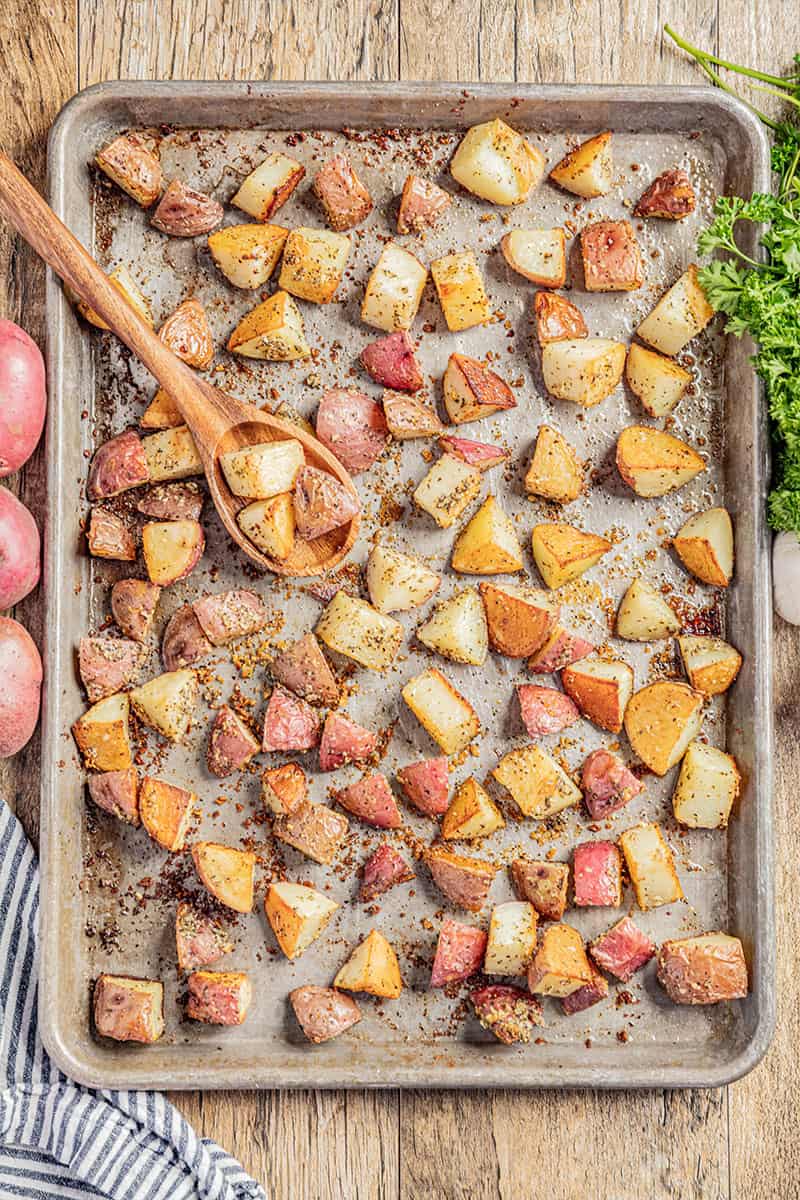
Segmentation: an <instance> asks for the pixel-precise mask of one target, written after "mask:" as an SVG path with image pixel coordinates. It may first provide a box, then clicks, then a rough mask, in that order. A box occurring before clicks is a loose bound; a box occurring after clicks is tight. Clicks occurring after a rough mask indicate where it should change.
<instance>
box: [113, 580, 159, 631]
mask: <svg viewBox="0 0 800 1200" xmlns="http://www.w3.org/2000/svg"><path fill="white" fill-rule="evenodd" d="M160 595H161V588H160V587H159V586H158V584H157V583H150V582H148V580H146V579H118V580H117V582H116V583H115V584H114V586H113V587H112V589H111V612H112V614H113V617H114V620H115V621H116V623H117V625H118V626H119V629H120V631H121V632H122V633H124V634H125V636H126V637H129V638H133V640H134V641H135V642H143V641H144V640H145V638H146V637H147V635H148V633H149V632H150V627H151V626H152V624H153V616H154V615H155V611H156V605H157V604H158V598H159V596H160Z"/></svg>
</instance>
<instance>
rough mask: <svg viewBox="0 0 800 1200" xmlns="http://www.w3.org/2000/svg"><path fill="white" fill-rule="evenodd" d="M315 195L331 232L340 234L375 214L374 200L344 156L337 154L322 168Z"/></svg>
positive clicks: (315, 183) (315, 181) (316, 180)
mask: <svg viewBox="0 0 800 1200" xmlns="http://www.w3.org/2000/svg"><path fill="white" fill-rule="evenodd" d="M314 192H315V194H316V197H317V199H318V200H319V202H320V204H321V206H322V211H323V212H324V213H325V218H326V220H327V222H328V224H329V225H330V227H331V229H335V230H337V231H338V232H339V233H341V232H342V231H343V230H345V229H352V228H353V226H354V225H360V224H361V222H362V221H364V220H365V219H366V218H367V217H368V216H369V214H370V213H371V212H372V197H371V196H370V194H369V191H368V190H367V188H366V187H365V186H364V184H363V183H362V182H361V180H360V179H359V178H358V175H356V173H355V171H354V170H353V167H352V165H351V163H350V160H349V159H348V158H347V156H346V155H344V154H334V156H333V158H331V159H329V160H328V162H326V163H325V165H324V167H320V169H319V171H317V173H316V175H315V176H314Z"/></svg>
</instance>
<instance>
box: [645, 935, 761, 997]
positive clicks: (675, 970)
mask: <svg viewBox="0 0 800 1200" xmlns="http://www.w3.org/2000/svg"><path fill="white" fill-rule="evenodd" d="M658 982H659V983H660V984H661V986H662V987H663V988H664V990H665V991H666V993H667V995H668V996H669V998H670V1000H672V1001H674V1003H675V1004H717V1003H719V1001H720V1000H741V999H742V998H743V997H744V996H746V995H747V991H748V983H747V963H746V961H745V957H744V950H743V948H742V943H741V942H740V941H739V938H737V937H731V936H730V935H729V934H727V933H701V934H699V935H698V936H697V937H688V938H671V939H670V940H669V941H666V942H664V943H663V944H662V946H661V949H660V950H659V952H658Z"/></svg>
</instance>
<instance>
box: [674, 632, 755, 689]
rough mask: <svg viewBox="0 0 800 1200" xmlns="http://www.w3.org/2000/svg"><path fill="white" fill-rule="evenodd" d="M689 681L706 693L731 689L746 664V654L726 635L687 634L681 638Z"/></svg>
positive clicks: (679, 641)
mask: <svg viewBox="0 0 800 1200" xmlns="http://www.w3.org/2000/svg"><path fill="white" fill-rule="evenodd" d="M678 646H679V647H680V652H681V658H682V659H683V666H684V669H685V671H686V674H687V675H688V676H689V683H690V684H691V685H692V687H693V688H694V690H695V691H696V692H702V694H703V695H704V696H719V695H721V693H722V692H727V690H728V688H729V687H730V686H731V684H732V683H733V681H734V680H735V678H736V676H737V675H738V674H739V668H740V667H741V665H742V656H741V654H740V653H739V651H738V650H736V649H735V647H733V646H731V645H729V643H728V642H725V641H723V640H722V638H716V637H700V636H694V635H688V634H687V635H684V636H683V637H679V638H678Z"/></svg>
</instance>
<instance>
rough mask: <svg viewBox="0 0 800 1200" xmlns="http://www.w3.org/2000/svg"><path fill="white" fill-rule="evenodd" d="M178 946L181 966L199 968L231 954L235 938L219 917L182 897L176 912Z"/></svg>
mask: <svg viewBox="0 0 800 1200" xmlns="http://www.w3.org/2000/svg"><path fill="white" fill-rule="evenodd" d="M175 946H176V949H177V952H178V966H179V967H180V969H181V970H182V971H196V970H198V968H200V967H210V966H211V965H212V963H215V962H218V961H219V959H220V958H222V957H223V955H225V954H229V953H230V952H231V950H232V949H233V942H232V941H231V940H230V938H229V937H228V934H227V932H226V930H225V927H224V926H223V925H222V924H221V923H220V922H219V921H216V920H214V918H213V917H209V916H208V915H207V914H206V913H204V912H201V911H200V909H199V908H195V906H194V905H193V904H187V902H186V901H185V900H183V901H181V903H180V904H179V905H178V911H177V913H176V914H175Z"/></svg>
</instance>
